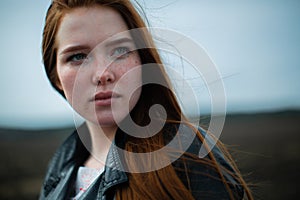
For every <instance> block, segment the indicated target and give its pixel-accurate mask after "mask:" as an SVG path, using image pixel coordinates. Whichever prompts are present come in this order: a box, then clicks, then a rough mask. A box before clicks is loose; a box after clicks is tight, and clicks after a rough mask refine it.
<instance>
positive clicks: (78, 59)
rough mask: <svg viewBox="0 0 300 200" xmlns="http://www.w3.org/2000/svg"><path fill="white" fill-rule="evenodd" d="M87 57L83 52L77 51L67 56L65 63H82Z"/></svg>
mask: <svg viewBox="0 0 300 200" xmlns="http://www.w3.org/2000/svg"><path fill="white" fill-rule="evenodd" d="M85 59H87V55H86V54H84V53H77V54H74V55H71V56H69V57H68V58H67V63H71V64H76V65H78V64H81V63H83V61H84V60H85Z"/></svg>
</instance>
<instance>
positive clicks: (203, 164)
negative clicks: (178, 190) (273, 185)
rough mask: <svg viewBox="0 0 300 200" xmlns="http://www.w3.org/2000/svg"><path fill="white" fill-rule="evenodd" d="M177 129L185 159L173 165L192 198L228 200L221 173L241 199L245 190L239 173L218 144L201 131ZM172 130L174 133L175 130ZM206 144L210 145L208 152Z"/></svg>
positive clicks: (183, 125)
mask: <svg viewBox="0 0 300 200" xmlns="http://www.w3.org/2000/svg"><path fill="white" fill-rule="evenodd" d="M175 127H177V129H176V130H177V135H178V136H179V138H180V140H181V141H180V142H181V144H183V146H184V148H182V149H181V150H182V151H183V154H182V156H181V157H180V158H179V159H177V160H176V161H174V162H173V164H172V165H173V167H174V169H175V171H176V173H177V174H178V176H179V178H180V179H181V180H182V182H183V183H184V184H185V186H186V187H187V188H188V189H190V190H191V192H192V194H193V196H194V197H195V198H196V199H229V195H228V190H227V189H226V186H225V184H224V182H223V181H222V180H221V177H220V173H222V175H223V176H224V178H225V179H226V181H227V182H228V185H229V187H230V190H231V191H232V193H233V195H234V196H235V197H236V199H242V197H243V189H242V187H241V186H240V183H239V182H238V181H237V179H236V178H235V174H236V172H235V170H234V168H233V167H232V166H231V164H230V163H229V162H228V161H227V159H226V157H225V155H224V154H223V152H222V151H221V149H220V148H219V147H218V146H217V145H216V144H217V143H216V141H214V139H213V138H212V137H211V136H210V135H209V134H207V132H206V131H205V130H204V129H202V128H199V127H194V126H192V125H187V124H181V125H180V126H179V125H176V126H175ZM172 129H173V130H175V129H174V127H173V128H172ZM169 130H171V129H169ZM204 144H208V146H209V148H206V146H207V145H204ZM185 145H186V146H185ZM209 152H211V154H212V155H213V156H214V158H215V160H216V162H215V161H214V160H213V159H212V157H211V154H210V155H209ZM216 164H217V165H218V166H216ZM218 168H219V169H220V173H219V172H218Z"/></svg>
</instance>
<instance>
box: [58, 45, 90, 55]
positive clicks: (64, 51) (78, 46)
mask: <svg viewBox="0 0 300 200" xmlns="http://www.w3.org/2000/svg"><path fill="white" fill-rule="evenodd" d="M85 49H89V47H88V46H86V45H74V46H69V47H67V48H65V49H64V50H62V51H61V52H59V54H58V55H64V54H67V53H69V52H73V51H79V50H85Z"/></svg>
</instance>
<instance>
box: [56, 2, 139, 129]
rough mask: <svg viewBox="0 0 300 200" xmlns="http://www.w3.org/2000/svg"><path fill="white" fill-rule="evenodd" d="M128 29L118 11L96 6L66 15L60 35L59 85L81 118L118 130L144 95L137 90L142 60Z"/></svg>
mask: <svg viewBox="0 0 300 200" xmlns="http://www.w3.org/2000/svg"><path fill="white" fill-rule="evenodd" d="M127 30H128V28H127V26H126V23H125V22H124V20H123V18H122V17H121V16H120V14H119V13H118V12H116V11H115V10H113V9H111V8H108V7H103V6H94V7H90V8H77V9H74V10H72V11H71V12H68V13H67V14H66V15H65V16H64V17H63V19H62V21H61V24H60V27H59V30H58V32H57V35H56V42H57V44H56V45H57V74H58V78H59V83H58V84H57V85H58V87H59V88H60V89H62V90H63V91H64V93H65V95H66V98H67V100H68V101H69V103H70V104H71V105H72V107H73V108H74V109H75V110H76V111H77V112H78V113H79V114H80V115H81V116H83V117H84V118H85V119H86V120H88V121H90V122H93V123H96V124H100V125H101V126H109V127H111V126H113V127H114V126H116V123H118V122H120V121H122V120H123V119H124V118H125V117H126V116H127V115H128V111H131V110H132V108H133V107H134V106H135V105H136V103H137V101H138V99H139V97H140V94H141V89H140V88H139V89H137V90H135V88H136V87H137V86H140V85H141V82H142V78H141V76H142V75H141V74H142V73H141V63H140V57H139V55H138V53H137V51H134V50H135V44H134V41H133V39H132V37H131V35H130V33H129V32H128V31H127ZM123 31H125V32H123ZM121 32H123V33H121ZM118 33H120V34H118ZM112 36H113V37H112ZM127 72H128V73H127ZM125 73H127V74H126V76H125V77H126V78H124V77H123V78H121V77H122V76H123V75H124V74H125ZM117 83H118V87H115V86H116V84H117ZM129 100H130V101H129ZM128 102H129V103H128ZM128 104H129V105H128ZM112 105H113V107H114V114H113V111H112ZM113 116H115V119H114V117H113Z"/></svg>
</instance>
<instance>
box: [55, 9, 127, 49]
mask: <svg viewBox="0 0 300 200" xmlns="http://www.w3.org/2000/svg"><path fill="white" fill-rule="evenodd" d="M126 30H128V27H127V25H126V23H125V21H124V20H123V18H122V17H121V15H120V14H119V13H118V12H117V11H115V10H114V9H112V8H109V7H105V6H98V5H97V6H93V7H80V8H75V9H72V10H71V11H69V12H67V13H66V14H65V16H64V17H63V18H62V21H61V23H60V27H59V29H58V32H57V35H56V42H57V43H56V45H57V47H58V49H59V48H60V47H62V46H66V45H69V44H77V43H87V44H98V43H101V42H102V41H104V40H106V39H107V38H109V37H111V36H113V35H115V34H117V33H120V32H123V31H126ZM128 35H129V33H128Z"/></svg>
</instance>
